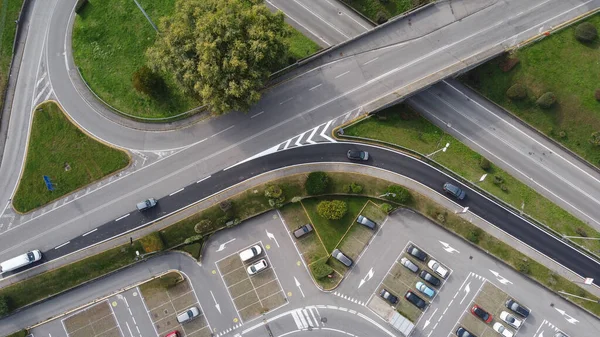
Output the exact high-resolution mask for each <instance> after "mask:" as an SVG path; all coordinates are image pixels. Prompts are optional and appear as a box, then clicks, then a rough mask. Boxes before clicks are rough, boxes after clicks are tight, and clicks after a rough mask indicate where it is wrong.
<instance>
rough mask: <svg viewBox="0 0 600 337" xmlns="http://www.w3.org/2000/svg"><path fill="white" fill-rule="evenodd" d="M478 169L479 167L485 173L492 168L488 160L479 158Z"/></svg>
mask: <svg viewBox="0 0 600 337" xmlns="http://www.w3.org/2000/svg"><path fill="white" fill-rule="evenodd" d="M479 167H481V169H482V170H484V171H487V170H489V169H490V167H492V164H491V163H490V161H489V160H487V158H485V157H481V159H480V160H479Z"/></svg>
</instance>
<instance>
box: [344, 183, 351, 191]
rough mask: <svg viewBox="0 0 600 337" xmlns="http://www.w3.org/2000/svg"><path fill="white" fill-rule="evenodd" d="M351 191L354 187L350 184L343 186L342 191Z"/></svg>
mask: <svg viewBox="0 0 600 337" xmlns="http://www.w3.org/2000/svg"><path fill="white" fill-rule="evenodd" d="M350 191H352V188H351V187H350V184H346V185H344V186H342V192H344V193H350Z"/></svg>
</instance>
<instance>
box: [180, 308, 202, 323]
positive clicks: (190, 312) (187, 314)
mask: <svg viewBox="0 0 600 337" xmlns="http://www.w3.org/2000/svg"><path fill="white" fill-rule="evenodd" d="M199 314H200V310H198V308H196V307H191V308H189V309H187V310H186V311H184V312H182V313H181V314H179V315H177V322H179V323H180V324H183V323H185V322H189V321H191V320H192V319H193V318H194V317H196V316H198V315H199Z"/></svg>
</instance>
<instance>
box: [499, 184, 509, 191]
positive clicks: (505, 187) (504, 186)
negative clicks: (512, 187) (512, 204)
mask: <svg viewBox="0 0 600 337" xmlns="http://www.w3.org/2000/svg"><path fill="white" fill-rule="evenodd" d="M500 189H501V190H502V192H508V187H507V186H506V185H504V184H502V185H500Z"/></svg>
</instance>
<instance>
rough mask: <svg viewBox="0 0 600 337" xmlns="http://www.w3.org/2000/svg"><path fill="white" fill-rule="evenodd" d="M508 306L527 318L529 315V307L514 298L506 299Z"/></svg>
mask: <svg viewBox="0 0 600 337" xmlns="http://www.w3.org/2000/svg"><path fill="white" fill-rule="evenodd" d="M506 307H507V308H509V309H510V310H512V311H514V312H515V313H516V314H518V315H520V316H522V317H524V318H527V316H529V309H527V308H525V307H524V306H522V305H520V304H519V302H517V301H515V300H513V299H512V298H510V299H508V301H506Z"/></svg>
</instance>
